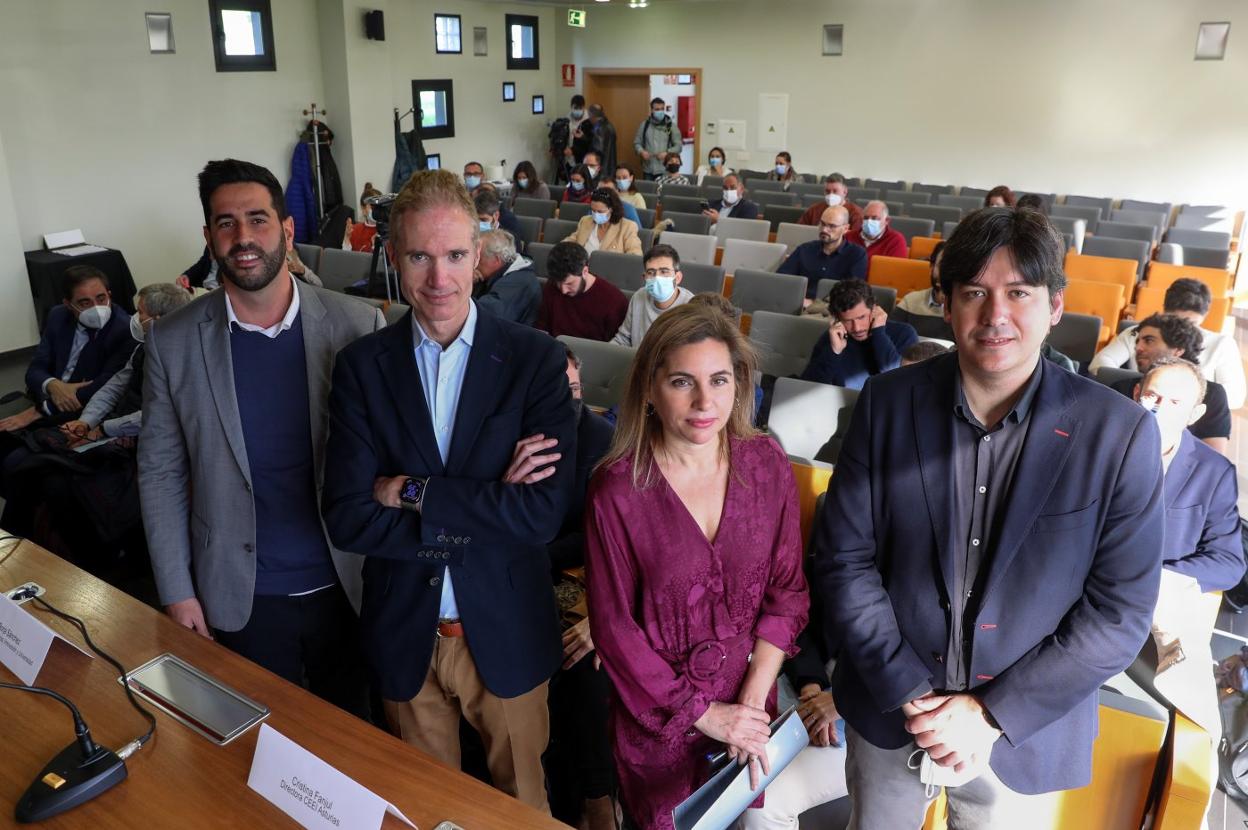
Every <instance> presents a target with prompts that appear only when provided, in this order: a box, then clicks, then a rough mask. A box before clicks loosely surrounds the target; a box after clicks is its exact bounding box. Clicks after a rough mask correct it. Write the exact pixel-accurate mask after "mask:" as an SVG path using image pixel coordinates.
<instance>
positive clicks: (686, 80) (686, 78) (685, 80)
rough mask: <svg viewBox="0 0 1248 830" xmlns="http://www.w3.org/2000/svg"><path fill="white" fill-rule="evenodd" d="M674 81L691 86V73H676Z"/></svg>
mask: <svg viewBox="0 0 1248 830" xmlns="http://www.w3.org/2000/svg"><path fill="white" fill-rule="evenodd" d="M676 83H678V84H680V85H681V86H691V85H692V84H693V76H692V75H677V76H676Z"/></svg>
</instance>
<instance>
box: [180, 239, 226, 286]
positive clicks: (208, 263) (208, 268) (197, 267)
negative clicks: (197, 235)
mask: <svg viewBox="0 0 1248 830" xmlns="http://www.w3.org/2000/svg"><path fill="white" fill-rule="evenodd" d="M174 282H175V283H177V284H178V285H180V286H182V287H183V288H185V289H186V290H187V291H191V290H193V289H196V288H204V289H207V290H209V291H212V290H214V289H216V288H218V287H219V286H220V285H221V281H220V279H219V278H218V277H217V259H216V257H214V256H213V255H212V253H211V252H210V251H209V250H208V247H207V246H204V253H203V255H201V256H200V258H199V259H197V260H195V264H194V265H192V266H191V267H190V268H187V269H186V270H185V271H183V272H182V273H181V274H178V278H177V279H176V280H174Z"/></svg>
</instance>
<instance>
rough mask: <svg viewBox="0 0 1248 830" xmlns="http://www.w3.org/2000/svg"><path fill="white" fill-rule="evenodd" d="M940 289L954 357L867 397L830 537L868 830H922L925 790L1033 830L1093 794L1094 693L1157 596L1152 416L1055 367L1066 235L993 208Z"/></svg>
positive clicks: (834, 495)
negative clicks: (1041, 818) (1075, 791)
mask: <svg viewBox="0 0 1248 830" xmlns="http://www.w3.org/2000/svg"><path fill="white" fill-rule="evenodd" d="M941 283H942V289H943V291H944V293H945V296H946V297H947V298H949V301H948V303H947V305H946V310H945V318H946V320H947V321H949V322H950V324H951V325H952V327H953V330H954V338H955V341H956V343H957V350H956V352H953V353H951V354H948V355H942V356H939V357H936V358H933V359H931V360H928V361H924V362H922V363H919V364H916V365H913V366H909V367H905V368H901V369H896V370H894V371H891V372H887V373H885V374H882V375H878V376H876V377H874V378H872V379H871V380H870V381H868V382H867V384H866V386H865V387H864V389H863V392H862V395H861V397H860V398H859V400H858V404H857V406H856V407H855V410H854V414H853V419H852V423H851V426H850V429H849V433H848V435H847V436H846V439H845V442H844V445H843V448H842V450H841V455H840V458H839V460H838V463H837V470H836V475H835V476H833V477H832V482H831V486H830V487H829V489H828V498H827V502H826V506H825V509H824V512H823V514H822V516H821V518H820V522H819V526H818V528H817V533H818V536H817V553H816V562H815V569H816V577H817V590H821V591H822V592H823V600H824V603H825V607H826V608H827V609H828V610H827V619H828V626H827V628H828V631H827V634H828V636H829V638H830V640H831V641H832V642H837V643H838V644H839V646H840V659H839V661H838V663H837V666H836V672H835V676H834V681H833V687H834V695H835V699H836V703H837V707H838V709H839V710H840V712H841V713H842V715H843V716H844V717H845V719H846V722H847V723H848V725H849V728H848V729H847V730H846V731H847V743H848V760H847V767H846V771H847V778H848V782H849V789H850V796H851V798H852V800H853V811H854V812H853V818H852V819H851V823H850V827H851V828H855V829H856V830H860V829H861V828H887V830H892V828H896V827H907V826H908V827H918V826H919V825H920V824H921V823H922V819H923V814H924V810H925V809H926V806H927V804H928V803H929V802H930V799H929V798H928V797H927V794H926V792H925V783H927V782H930V783H933V784H935V785H937V786H936V787H935V788H934V789H938V788H939V785H940V784H948V785H949V787H948V789H947V795H948V798H949V809H950V813H951V815H955V816H956V817H957V824H958V827H959V828H989V827H992V828H997V827H1013V826H1023V825H1024V824H1025V823H1026V819H1027V813H1028V810H1029V809H1030V808H1031V806H1032V805H1031V804H1030V803H1029V801H1030V799H1029V798H1028V796H1029V795H1031V794H1037V793H1044V792H1048V791H1052V790H1058V789H1067V788H1072V787H1079V786H1082V785H1084V784H1086V783H1088V781H1089V779H1090V777H1091V755H1092V741H1093V738H1094V737H1095V735H1096V729H1097V690H1098V688H1099V687H1100V685H1101V683H1103V682H1104V681H1105V680H1107V679H1108V678H1110V677H1111V676H1113V675H1114V674H1117V673H1118V672H1120V671H1122V669H1123V668H1125V667H1126V666H1127V665H1128V664H1129V663H1130V662H1131V661H1132V659H1133V658H1134V657H1135V655H1136V653H1137V652H1138V651H1139V648H1140V645H1141V643H1143V642H1144V639H1145V636H1146V635H1147V632H1148V629H1149V621H1150V618H1151V615H1152V609H1153V603H1154V602H1155V601H1156V597H1157V590H1158V581H1159V579H1160V570H1161V540H1162V534H1163V532H1164V529H1163V508H1162V503H1161V463H1160V450H1159V438H1158V431H1157V426H1156V424H1155V423H1153V418H1152V417H1151V416H1150V415H1149V414H1148V413H1147V412H1145V411H1144V409H1143V408H1142V407H1139V406H1137V405H1135V404H1133V403H1132V402H1131V401H1129V400H1124V399H1123V397H1122V396H1121V395H1116V394H1115V393H1114V392H1113V390H1111V389H1109V388H1108V387H1105V386H1101V385H1099V384H1097V383H1094V382H1092V381H1089V380H1087V379H1085V378H1080V377H1077V376H1076V375H1074V374H1072V373H1070V372H1065V371H1061V370H1059V369H1057V368H1056V367H1054V366H1052V365H1050V364H1049V363H1048V362H1047V361H1045V360H1042V359H1041V357H1040V349H1041V346H1042V345H1043V343H1044V338H1045V336H1046V335H1047V334H1048V331H1049V329H1050V327H1051V326H1052V325H1053V324H1054V323H1056V322H1057V321H1058V320H1059V319H1060V318H1061V313H1062V289H1063V288H1064V286H1065V277H1064V275H1063V273H1062V243H1061V237H1060V236H1059V235H1058V234H1057V233H1056V231H1055V230H1054V229H1053V227H1052V225H1050V224H1049V222H1048V220H1047V219H1045V218H1044V217H1043V216H1041V215H1040V214H1039V213H1036V212H1034V211H1029V210H1021V211H1014V210H1010V209H996V208H986V209H983V210H980V211H977V212H975V213H973V214H971V215H970V216H968V217H967V218H965V219H964V220H963V221H962V223H961V224H960V225H959V226H958V229H957V231H956V232H955V233H954V234H953V236H952V238H951V239H950V240H949V241H948V243H947V244H946V246H945V249H944V256H943V258H942V260H941ZM920 750H922V751H923V752H926V754H927V756H928V758H930V760H931V761H932V762H933V763H932V764H931V765H930V766H931V770H928V771H927V772H926V774H924V777H922V778H921V773H920V772H919V771H918V770H912V769H908V766H907V762H911V763H913V765H914V766H916V767H919V766H922V767H925V768H926V767H927V766H928V765H927V764H924V763H922V762H923V761H924V759H923V758H922V752H920ZM934 789H933V790H931V791H932V792H934Z"/></svg>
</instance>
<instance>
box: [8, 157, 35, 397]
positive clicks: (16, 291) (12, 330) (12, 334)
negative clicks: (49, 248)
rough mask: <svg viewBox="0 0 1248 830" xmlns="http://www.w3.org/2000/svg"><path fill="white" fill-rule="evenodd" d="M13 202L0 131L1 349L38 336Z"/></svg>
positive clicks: (21, 346)
mask: <svg viewBox="0 0 1248 830" xmlns="http://www.w3.org/2000/svg"><path fill="white" fill-rule="evenodd" d="M15 205H16V202H15V200H14V199H13V189H12V187H11V185H10V181H9V165H8V162H7V160H6V159H5V154H4V136H3V135H2V134H0V352H6V351H10V350H12V349H20V348H23V347H25V346H29V345H31V344H32V343H34V342H35V341H36V340H38V337H39V332H38V327H37V326H36V324H35V307H34V303H32V302H31V298H30V281H29V280H28V279H27V278H26V261H25V259H23V258H22V239H21V236H20V235H19V234H18V231H17V227H18V216H17V209H16V207H15ZM5 391H6V392H7V391H8V390H5Z"/></svg>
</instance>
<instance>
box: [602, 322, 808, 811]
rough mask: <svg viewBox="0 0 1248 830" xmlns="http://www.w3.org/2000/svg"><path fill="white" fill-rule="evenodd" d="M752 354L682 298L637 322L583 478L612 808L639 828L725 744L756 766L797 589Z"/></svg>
mask: <svg viewBox="0 0 1248 830" xmlns="http://www.w3.org/2000/svg"><path fill="white" fill-rule="evenodd" d="M754 362H755V361H754V355H753V353H752V351H751V349H750V346H749V343H748V342H747V341H746V340H745V338H744V337H743V336H742V335H741V333H740V330H739V329H738V328H737V326H736V323H735V322H734V321H731V320H729V319H728V318H727V317H726V316H724V315H723V314H722V313H721V312H719V311H717V310H715V309H713V308H709V307H707V306H700V305H697V304H689V305H684V306H679V307H677V308H675V309H672V310H671V311H668V312H665V313H664V314H663V315H661V316H660V317H659V318H658V320H656V321H655V323H654V324H653V325H652V326H651V327H650V330H649V331H648V332H647V333H646V336H645V339H644V340H642V343H641V346H640V348H639V349H638V352H637V356H636V358H635V359H634V361H633V367H632V371H631V375H630V377H629V381H628V386H627V388H626V390H625V394H624V400H623V402H622V403H621V405H620V415H619V422H618V425H617V427H616V432H615V440H614V442H613V444H612V446H611V450H610V452H609V453H608V454H607V456H606V458H604V459H603V462H602V465H601V466H600V467H599V470H598V472H597V473H596V474H595V476H594V479H593V481H592V483H591V485H590V491H589V497H588V503H587V508H586V577H587V581H588V585H589V612H590V619H591V628H592V630H593V632H594V644H595V646H596V647H597V649H598V655H599V657H600V658H601V659H602V662H603V665H604V667H605V668H606V670H607V673H608V674H609V675H610V677H611V681H612V683H613V685H614V689H615V694H614V695H613V696H612V701H611V731H612V746H613V749H614V753H615V762H616V766H617V768H618V770H619V776H620V791H621V796H622V799H623V801H624V804H625V808H626V809H627V810H628V812H629V814H630V815H631V816H632V818H633V819H634V821H636V822H637V823H638V824H639V825H640V826H641V827H642V828H646V830H649V829H650V828H671V827H672V809H673V808H674V807H676V805H677V804H679V803H680V802H681V801H683V800H684V799H685V798H686V797H687V796H689V795H690V794H691V793H693V791H694V790H696V789H697V788H698V787H699V786H701V785H702V783H703V782H704V781H705V780H706V774H707V763H706V759H707V756H708V754H713V753H715V752H718V751H720V750H722V749H724V748H725V745H726V748H727V750H728V752H729V754H730V755H731V756H732V757H733V758H735V759H737V760H738V762H739V763H749V764H750V765H751V778H752V780H756V779H757V775H758V773H759V772H760V771H763V770H762V767H763V766H764V765H765V764H766V755H765V746H766V743H767V740H768V738H769V737H770V732H769V730H768V724H769V722H770V720H771V717H772V715H773V714H774V711H775V680H776V675H777V673H778V672H779V670H780V665H781V663H782V662H783V660H784V657H785V655H791V654H793V653H795V651H796V649H795V648H794V643H795V641H796V639H797V635H798V633H799V632H801V630H802V628H803V627H804V626H805V624H806V615H807V610H808V607H809V597H808V595H807V592H806V581H805V579H804V577H803V575H802V566H801V530H800V527H799V516H798V504H797V489H796V486H795V484H794V481H793V474H792V471H791V469H790V467H789V461H788V458H787V457H786V456H785V454H784V452H783V451H782V450H781V449H780V448H779V447H778V446H777V445H776V444H775V442H774V441H772V440H771V439H770V438H768V437H766V436H763V435H760V434H758V433H757V432H755V431H754V430H753V429H752V428H751V427H750V418H751V416H752V407H753V397H754V396H753V390H754V384H753V370H754Z"/></svg>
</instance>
